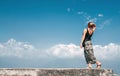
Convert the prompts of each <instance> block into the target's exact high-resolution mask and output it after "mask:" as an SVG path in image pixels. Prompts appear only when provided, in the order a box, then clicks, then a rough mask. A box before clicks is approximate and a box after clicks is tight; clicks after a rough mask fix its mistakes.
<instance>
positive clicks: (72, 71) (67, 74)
mask: <svg viewBox="0 0 120 76" xmlns="http://www.w3.org/2000/svg"><path fill="white" fill-rule="evenodd" d="M0 76H113V71H112V70H111V69H91V70H89V69H79V68H54V69H53V68H51V69H50V68H49V69H48V68H46V69H39V68H34V69H13V68H12V69H10V68H9V69H7V68H1V69H0Z"/></svg>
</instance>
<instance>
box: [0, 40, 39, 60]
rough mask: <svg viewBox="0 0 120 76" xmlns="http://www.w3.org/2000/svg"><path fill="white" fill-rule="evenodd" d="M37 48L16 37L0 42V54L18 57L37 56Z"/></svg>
mask: <svg viewBox="0 0 120 76" xmlns="http://www.w3.org/2000/svg"><path fill="white" fill-rule="evenodd" d="M37 50H38V49H36V48H35V47H34V46H33V45H31V44H28V43H25V42H18V41H16V40H15V39H10V40H8V41H7V42H6V43H0V56H4V57H5V56H15V57H18V58H32V57H33V56H36V54H37V53H38V52H37V53H35V52H36V51H37Z"/></svg>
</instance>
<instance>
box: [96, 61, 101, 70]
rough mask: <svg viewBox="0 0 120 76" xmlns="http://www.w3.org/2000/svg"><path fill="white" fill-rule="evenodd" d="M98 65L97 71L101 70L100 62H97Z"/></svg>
mask: <svg viewBox="0 0 120 76" xmlns="http://www.w3.org/2000/svg"><path fill="white" fill-rule="evenodd" d="M96 64H97V69H100V68H101V63H100V62H99V61H97V62H96Z"/></svg>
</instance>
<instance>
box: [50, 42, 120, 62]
mask: <svg viewBox="0 0 120 76" xmlns="http://www.w3.org/2000/svg"><path fill="white" fill-rule="evenodd" d="M93 48H94V53H95V56H96V57H97V58H98V59H107V60H108V59H115V58H120V55H119V53H120V45H118V44H114V43H110V44H108V45H105V46H102V45H94V46H93ZM83 52H84V51H83V49H80V47H79V46H77V45H75V44H68V45H65V44H58V45H55V46H53V47H51V48H50V49H48V53H49V55H51V56H55V57H58V58H75V57H82V58H83V55H84V53H83Z"/></svg>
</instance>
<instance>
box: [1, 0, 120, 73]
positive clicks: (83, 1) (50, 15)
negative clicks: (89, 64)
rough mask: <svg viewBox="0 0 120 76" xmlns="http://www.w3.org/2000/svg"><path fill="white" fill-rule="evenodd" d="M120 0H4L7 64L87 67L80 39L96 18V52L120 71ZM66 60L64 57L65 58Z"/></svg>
mask: <svg viewBox="0 0 120 76" xmlns="http://www.w3.org/2000/svg"><path fill="white" fill-rule="evenodd" d="M119 3H120V1H119V0H109V1H108V0H0V67H1V68H16V67H19V68H22V67H33V68H35V67H38V68H57V67H60V68H65V67H68V68H85V67H86V62H85V59H84V53H83V52H84V51H83V49H80V47H79V44H80V41H81V36H82V32H83V30H84V28H86V27H87V23H88V22H90V21H92V22H94V23H95V24H96V26H97V28H96V30H95V32H94V35H93V37H92V42H93V48H94V52H95V56H96V58H97V59H98V60H100V61H101V62H102V64H103V68H112V69H113V70H115V72H116V73H120V71H119V69H120V68H118V66H120V61H119V58H120V55H119V53H120V36H119V32H120V30H119V28H120V26H119V24H120V22H119V20H120V5H119ZM63 62H64V63H63Z"/></svg>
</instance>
